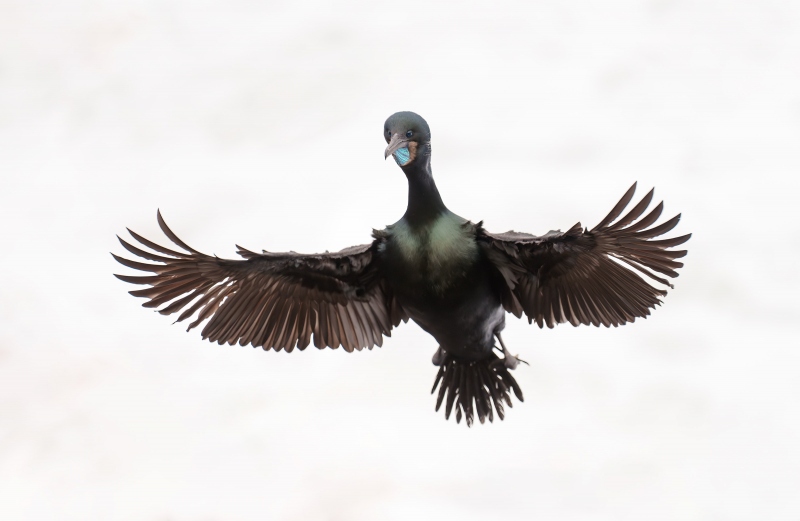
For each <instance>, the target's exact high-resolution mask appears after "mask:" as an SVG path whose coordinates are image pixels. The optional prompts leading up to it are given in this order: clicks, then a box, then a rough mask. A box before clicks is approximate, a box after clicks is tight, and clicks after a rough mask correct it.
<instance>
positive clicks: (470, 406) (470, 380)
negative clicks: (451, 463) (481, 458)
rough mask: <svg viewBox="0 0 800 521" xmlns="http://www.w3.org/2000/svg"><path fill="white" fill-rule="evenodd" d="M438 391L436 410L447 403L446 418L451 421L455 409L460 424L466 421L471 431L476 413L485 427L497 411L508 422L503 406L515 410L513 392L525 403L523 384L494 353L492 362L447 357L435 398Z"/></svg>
mask: <svg viewBox="0 0 800 521" xmlns="http://www.w3.org/2000/svg"><path fill="white" fill-rule="evenodd" d="M437 387H438V388H439V395H438V396H437V398H436V410H437V411H438V410H439V408H440V407H441V406H442V403H443V402H444V403H445V413H444V416H445V418H447V419H449V418H450V413H451V412H452V411H453V407H454V406H455V409H456V423H461V418H462V417H464V418H465V419H466V422H467V427H471V426H472V423H473V421H474V419H475V414H476V413H477V416H478V420H479V421H480V422H481V423H484V422H485V421H486V418H489V421H490V422H493V421H494V411H497V416H498V417H499V418H500V419H501V420H502V419H503V418H505V408H504V405H503V402H505V403H506V404H507V405H508V406H509V407H513V405H512V403H511V395H510V394H509V391H511V392H513V393H514V396H516V397H517V399H518V400H519V401H521V402H522V401H524V399H523V397H522V390H521V389H520V387H519V384H517V381H516V380H515V379H514V377H513V376H511V373H509V371H508V368H506V366H505V365H504V364H503V360H502V359H501V358H499V357H497V355H495V354H494V353H492V355H491V358H488V359H486V360H480V361H465V360H459V359H457V358H455V357H453V356H452V355H450V354H448V353H445V357H444V360H443V361H442V363H441V365H440V366H439V373H438V374H437V375H436V380H435V381H434V383H433V389H431V394H433V393H434V392H436V388H437ZM445 397H446V398H447V399H446V400H445ZM493 409H494V410H493Z"/></svg>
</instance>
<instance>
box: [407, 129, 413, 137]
mask: <svg viewBox="0 0 800 521" xmlns="http://www.w3.org/2000/svg"><path fill="white" fill-rule="evenodd" d="M413 135H414V133H413V132H411V131H410V130H409V131H408V132H406V137H411V136H413Z"/></svg>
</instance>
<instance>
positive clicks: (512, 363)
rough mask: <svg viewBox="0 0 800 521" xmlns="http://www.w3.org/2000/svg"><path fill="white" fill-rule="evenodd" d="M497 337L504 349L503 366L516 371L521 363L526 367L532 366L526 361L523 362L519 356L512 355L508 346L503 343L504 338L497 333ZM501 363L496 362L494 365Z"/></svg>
mask: <svg viewBox="0 0 800 521" xmlns="http://www.w3.org/2000/svg"><path fill="white" fill-rule="evenodd" d="M495 336H496V337H497V339H498V340H499V341H500V345H501V346H502V348H503V359H502V361H503V365H504V366H506V369H511V370H514V369H516V368H517V366H518V365H519V363H520V362H522V363H523V364H525V365H530V364H529V363H528V362H526V361H525V360H522V359H521V358H520V357H518V356H517V355H512V354H511V353H510V352H509V351H508V348H506V345H505V344H504V343H503V338H502V337H501V336H500V333H495ZM499 362H500V360H495V361H494V362H493V363H499Z"/></svg>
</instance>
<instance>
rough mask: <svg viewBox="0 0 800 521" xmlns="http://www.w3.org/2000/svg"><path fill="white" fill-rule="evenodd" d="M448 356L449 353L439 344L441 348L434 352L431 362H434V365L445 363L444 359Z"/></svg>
mask: <svg viewBox="0 0 800 521" xmlns="http://www.w3.org/2000/svg"><path fill="white" fill-rule="evenodd" d="M446 356H447V353H445V352H444V349H442V346H439V349H437V350H436V352H435V353H433V358H432V359H431V362H433V365H435V366H437V367H439V366H441V365H442V364H443V363H444V359H445V357H446Z"/></svg>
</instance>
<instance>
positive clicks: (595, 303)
mask: <svg viewBox="0 0 800 521" xmlns="http://www.w3.org/2000/svg"><path fill="white" fill-rule="evenodd" d="M635 191H636V183H634V184H633V186H631V188H630V189H629V190H628V191H627V192H626V193H625V195H624V196H623V197H622V199H621V200H620V201H619V203H617V205H616V206H615V207H614V208H613V209H612V210H611V212H610V213H609V214H608V215H607V216H606V218H605V219H603V220H602V221H601V222H600V224H598V225H597V226H595V227H594V228H593V229H592V230H586V229H584V228H582V227H581V224H580V223H577V224H576V225H575V226H573V227H572V228H570V229H569V230H567V231H566V232H560V231H555V232H550V233H547V234H546V235H543V236H541V237H536V236H534V235H529V234H526V233H518V232H513V231H512V232H506V233H498V234H492V233H488V232H486V231H484V230H480V231H479V232H478V240H479V241H480V242H481V243H482V244H483V245H484V251H486V252H487V254H488V255H487V256H488V258H489V259H490V260H491V261H492V262H493V264H494V265H495V266H496V267H497V268H498V270H499V272H500V273H501V274H502V275H503V277H504V279H505V281H506V283H507V288H508V290H509V291H507V292H506V294H505V295H504V297H503V305H504V307H505V308H506V310H507V311H509V312H511V313H514V314H515V315H516V316H517V317H519V316H521V314H522V312H524V313H525V315H527V317H528V321H529V322H533V321H536V323H537V324H538V325H539V327H544V325H545V324H547V327H550V328H552V327H553V326H554V325H555V324H558V323H561V322H570V323H571V324H572V325H573V326H577V325H578V324H594V325H595V326H599V325H600V324H603V325H604V326H606V327H609V326H612V325H613V326H615V327H616V326H618V325H621V324H625V323H627V322H633V320H634V319H635V318H636V317H645V316H647V315H649V314H650V309H651V308H654V307H655V306H656V305H657V304H660V303H661V300H660V297H663V296H665V295H666V294H667V292H666V290H665V289H660V287H655V286H653V285H652V284H651V283H650V281H654V282H655V283H657V284H660V285H663V286H668V287H670V288H671V287H672V284H670V283H669V282H668V281H667V280H666V279H664V278H662V277H660V276H659V275H657V274H656V273H658V274H661V275H666V276H667V277H677V276H678V273H677V272H676V271H675V270H676V269H678V268H680V267H681V266H683V264H682V263H680V262H677V261H676V260H675V259H678V258H680V257H683V256H684V255H686V251H685V250H679V251H671V250H669V248H672V247H674V246H678V245H680V244H683V243H685V242H686V241H688V240H689V238H690V237H691V234H688V235H683V236H681V237H675V238H674V239H662V240H655V241H654V240H651V239H653V238H654V237H658V236H660V235H663V234H664V233H666V232H668V231H670V230H672V229H673V228H674V227H675V226H676V225H677V224H678V221H680V217H681V216H680V214H678V215H676V216H675V217H673V218H672V219H670V220H668V221H666V222H664V223H663V224H661V225H658V226H655V227H652V228H649V227H650V226H652V225H653V224H654V223H655V222H656V220H657V219H658V218H659V216H660V215H661V212H662V210H663V208H664V203H663V202H662V203H659V204H658V205H657V206H656V207H655V208H654V209H653V210H652V211H650V213H648V214H647V215H646V216H645V217H642V218H641V219H640V217H641V216H642V214H644V212H645V210H647V207H648V206H649V205H650V202H651V201H652V199H653V190H650V192H649V193H648V194H647V195H646V196H644V198H643V199H642V200H641V202H639V203H638V204H637V205H636V206H635V207H634V208H633V209H632V210H630V211H629V212H628V213H627V214H626V215H625V216H624V217H622V218H621V219H619V220H617V218H618V217H619V216H620V215H621V214H622V212H623V211H624V210H625V208H626V207H627V206H628V204H629V203H630V202H631V199H632V198H633V194H634V192H635ZM615 221H616V222H615ZM654 272H655V273H654Z"/></svg>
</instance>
